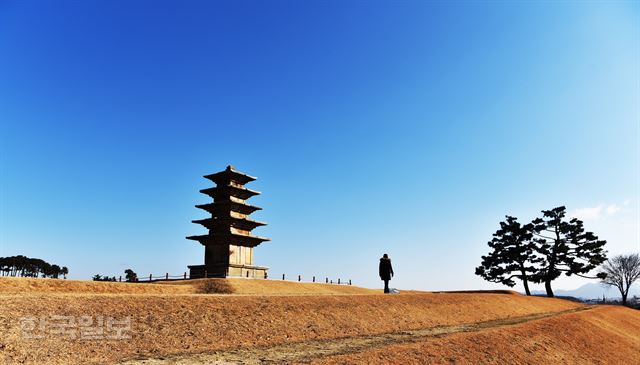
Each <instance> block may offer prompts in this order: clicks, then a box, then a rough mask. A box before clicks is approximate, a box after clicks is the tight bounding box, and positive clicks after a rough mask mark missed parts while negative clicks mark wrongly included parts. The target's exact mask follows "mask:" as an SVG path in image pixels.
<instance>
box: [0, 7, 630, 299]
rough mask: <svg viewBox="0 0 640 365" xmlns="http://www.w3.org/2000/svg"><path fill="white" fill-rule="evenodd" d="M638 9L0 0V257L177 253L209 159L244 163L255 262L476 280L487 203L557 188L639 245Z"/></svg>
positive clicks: (367, 274) (93, 260) (121, 257)
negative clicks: (250, 191) (387, 269)
mask: <svg viewBox="0 0 640 365" xmlns="http://www.w3.org/2000/svg"><path fill="white" fill-rule="evenodd" d="M639 24H640V7H639V6H638V4H637V3H635V4H634V3H631V2H602V3H598V2H589V3H586V2H584V3H583V2H563V3H552V2H544V3H533V2H529V3H515V2H513V3H509V2H491V3H477V2H455V3H449V2H373V1H371V2H364V1H348V2H344V1H323V2H312V1H307V2H296V1H277V2H253V1H243V2H211V1H191V2H187V3H185V2H162V1H137V2H113V1H92V2H83V1H55V2H54V1H42V2H21V1H3V2H0V55H2V56H0V199H1V200H0V256H7V255H16V254H24V255H28V256H35V257H41V258H43V259H46V260H48V261H51V262H55V263H58V264H61V265H66V266H68V267H69V268H70V271H71V277H72V278H76V279H86V278H89V277H90V276H92V275H93V274H95V273H101V274H109V275H120V274H121V273H122V271H123V270H124V269H126V268H133V269H134V270H135V271H137V272H138V273H139V274H140V275H148V274H149V273H150V272H152V273H154V274H156V275H159V274H163V273H165V272H167V271H168V272H170V273H172V274H173V273H182V272H184V271H185V270H186V266H187V265H190V264H200V263H202V261H203V248H202V247H201V246H199V245H198V244H197V243H194V242H192V241H188V240H186V239H185V238H184V237H185V236H188V235H192V234H201V233H204V230H203V229H202V228H201V227H200V226H198V225H195V224H192V223H190V221H191V220H192V219H199V218H203V217H204V212H203V211H201V210H199V209H196V208H194V205H195V204H200V203H204V202H207V197H206V196H204V195H202V194H200V193H199V192H198V190H199V189H202V188H205V187H208V186H209V182H208V181H207V180H205V179H203V178H202V175H204V174H208V173H212V172H216V171H218V170H221V169H223V168H224V167H225V166H226V165H228V164H233V165H235V166H236V167H237V168H238V169H239V170H241V171H245V172H247V173H249V174H251V175H255V176H257V177H259V179H258V181H256V182H254V183H252V184H251V186H250V187H251V188H254V189H257V190H259V191H262V192H263V195H261V196H259V197H256V198H253V203H254V204H256V205H259V206H262V207H263V208H264V210H263V211H261V212H259V213H257V214H256V218H257V219H260V220H264V221H267V222H269V226H267V227H264V228H259V229H257V230H256V231H255V233H256V234H259V235H262V236H267V237H270V238H272V242H269V243H265V244H263V245H261V246H259V247H258V248H257V250H256V262H257V263H258V264H264V265H266V266H270V267H271V274H272V275H273V276H279V275H281V274H282V273H286V274H287V275H289V276H293V275H297V274H302V275H303V277H307V278H308V277H310V276H311V275H316V276H318V277H325V276H329V277H332V278H338V277H341V278H343V279H347V278H351V279H353V281H354V282H355V283H356V284H359V285H364V286H370V287H375V286H379V285H380V282H379V280H378V278H377V260H378V258H379V257H380V256H381V254H382V253H384V252H387V253H389V255H390V256H391V257H392V259H393V262H394V266H395V269H396V272H397V276H396V279H395V280H394V282H393V285H392V286H395V287H400V288H415V289H438V290H439V289H464V288H491V287H495V286H494V285H491V284H488V283H485V282H483V281H482V280H481V279H480V278H478V277H476V276H474V274H473V271H474V267H475V266H477V265H478V264H479V262H480V255H482V254H485V253H486V252H487V250H488V247H487V246H486V242H487V241H488V240H489V239H490V238H491V234H492V233H493V232H494V231H495V230H496V229H497V227H498V222H499V221H500V220H501V219H502V218H503V217H504V215H505V214H511V215H516V216H518V217H520V218H522V220H530V219H532V218H534V217H535V216H536V215H537V214H538V213H539V211H540V210H542V209H550V208H553V207H555V206H558V205H566V206H567V207H568V209H569V211H570V212H572V215H575V216H580V217H581V218H584V219H585V225H586V227H587V228H588V229H590V230H592V231H594V232H595V233H596V234H598V235H599V236H601V237H602V238H604V239H607V240H608V241H609V244H608V249H609V251H610V252H611V253H612V254H618V253H627V252H632V251H636V252H637V251H640V240H639V234H638V230H639V223H638V218H639V216H638V198H639V195H640V193H639V191H638V186H639V185H640V181H639V170H640V167H639V154H640V152H639V151H640V149H639V142H638V141H639V139H640V134H639V133H640V132H639V120H640V106H639V105H640V102H639V101H640V26H639ZM585 282H586V281H583V280H582V279H573V278H569V279H560V280H558V282H557V283H556V286H557V287H558V288H562V287H564V288H572V287H576V286H578V285H580V284H582V283H585ZM516 288H517V289H520V288H519V287H516Z"/></svg>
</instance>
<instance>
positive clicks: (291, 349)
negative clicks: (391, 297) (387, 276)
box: [121, 306, 593, 365]
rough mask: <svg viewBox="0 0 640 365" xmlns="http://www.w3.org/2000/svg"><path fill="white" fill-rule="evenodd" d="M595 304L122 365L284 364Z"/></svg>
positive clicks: (494, 325)
mask: <svg viewBox="0 0 640 365" xmlns="http://www.w3.org/2000/svg"><path fill="white" fill-rule="evenodd" d="M592 308H593V307H591V306H585V307H578V308H574V309H569V310H565V311H560V312H547V313H539V314H533V315H528V316H521V317H513V318H507V319H499V320H492V321H486V322H477V323H468V324H461V325H453V326H438V327H431V328H424V329H419V330H409V331H402V332H394V333H385V334H379V335H367V336H356V337H346V338H338V339H331V340H309V341H304V342H297V343H288V344H282V345H276V346H269V347H248V348H238V349H231V350H219V351H213V352H207V353H201V354H184V355H174V356H168V357H165V358H158V359H137V360H129V361H125V362H122V363H121V364H122V365H169V364H171V365H188V364H189V365H191V364H211V365H213V364H215V365H221V364H243V365H253V364H282V363H291V362H306V361H310V360H313V359H317V358H322V357H325V356H331V355H342V354H348V353H356V352H361V351H364V350H367V349H371V348H377V347H382V346H387V345H394V344H399V343H410V342H416V341H419V340H422V339H424V338H428V337H441V336H446V335H448V334H452V333H458V332H477V331H482V330H486V329H491V328H499V327H505V326H513V325H517V324H520V323H524V322H529V321H534V320H537V319H544V318H549V317H555V316H560V315H563V314H568V313H574V312H579V311H584V310H589V309H592Z"/></svg>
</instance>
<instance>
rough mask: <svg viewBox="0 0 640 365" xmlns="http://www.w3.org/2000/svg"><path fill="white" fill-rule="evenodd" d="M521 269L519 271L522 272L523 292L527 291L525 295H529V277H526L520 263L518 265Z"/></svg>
mask: <svg viewBox="0 0 640 365" xmlns="http://www.w3.org/2000/svg"><path fill="white" fill-rule="evenodd" d="M520 267H521V269H520V273H521V274H522V277H521V279H522V284H523V285H524V291H525V293H527V295H531V291H529V278H527V272H526V271H525V270H524V269H523V268H522V265H520Z"/></svg>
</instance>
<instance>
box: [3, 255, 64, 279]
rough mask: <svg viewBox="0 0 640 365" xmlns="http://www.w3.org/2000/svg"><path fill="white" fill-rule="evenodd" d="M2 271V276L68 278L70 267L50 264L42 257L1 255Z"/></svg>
mask: <svg viewBox="0 0 640 365" xmlns="http://www.w3.org/2000/svg"><path fill="white" fill-rule="evenodd" d="M0 273H1V274H2V276H21V277H32V278H37V277H43V278H54V279H57V278H59V277H60V276H62V277H64V278H65V279H66V278H67V274H69V269H68V268H67V267H66V266H63V267H60V266H58V265H55V264H50V263H48V262H46V261H44V260H42V259H36V258H30V257H26V256H22V255H18V256H10V257H0Z"/></svg>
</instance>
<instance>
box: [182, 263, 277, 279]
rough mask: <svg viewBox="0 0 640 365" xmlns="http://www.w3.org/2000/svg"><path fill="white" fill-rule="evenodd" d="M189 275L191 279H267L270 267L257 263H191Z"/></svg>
mask: <svg viewBox="0 0 640 365" xmlns="http://www.w3.org/2000/svg"><path fill="white" fill-rule="evenodd" d="M188 268H189V277H190V278H191V279H201V278H205V277H207V278H228V277H240V278H254V279H266V278H267V271H268V270H269V268H268V267H264V266H255V265H239V264H227V265H190V266H188Z"/></svg>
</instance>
